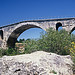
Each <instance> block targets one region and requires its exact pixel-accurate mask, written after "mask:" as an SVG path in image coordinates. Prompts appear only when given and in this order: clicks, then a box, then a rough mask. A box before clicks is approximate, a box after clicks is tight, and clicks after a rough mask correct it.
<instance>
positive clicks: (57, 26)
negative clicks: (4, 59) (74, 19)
mask: <svg viewBox="0 0 75 75" xmlns="http://www.w3.org/2000/svg"><path fill="white" fill-rule="evenodd" d="M60 26H62V24H61V23H60V22H58V23H57V24H56V30H58V28H59V27H60Z"/></svg>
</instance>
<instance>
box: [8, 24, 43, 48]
mask: <svg viewBox="0 0 75 75" xmlns="http://www.w3.org/2000/svg"><path fill="white" fill-rule="evenodd" d="M30 28H40V27H38V26H36V25H23V26H21V27H19V28H17V29H16V30H14V31H13V32H12V33H11V35H10V36H9V38H8V41H7V46H8V47H11V48H14V47H15V43H16V42H17V38H18V37H19V36H20V34H21V33H23V32H24V31H25V30H27V29H30ZM41 29H42V28H41Z"/></svg>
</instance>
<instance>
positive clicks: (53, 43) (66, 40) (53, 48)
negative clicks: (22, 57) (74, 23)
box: [38, 28, 71, 55]
mask: <svg viewBox="0 0 75 75" xmlns="http://www.w3.org/2000/svg"><path fill="white" fill-rule="evenodd" d="M38 41H39V44H38V45H39V50H44V51H47V52H53V53H57V54H62V55H64V54H65V55H66V54H69V53H70V52H69V47H70V45H71V36H70V34H68V32H66V31H65V30H61V31H59V32H58V31H55V30H53V29H52V28H49V29H48V30H47V33H46V34H45V35H42V36H41V39H39V40H38Z"/></svg>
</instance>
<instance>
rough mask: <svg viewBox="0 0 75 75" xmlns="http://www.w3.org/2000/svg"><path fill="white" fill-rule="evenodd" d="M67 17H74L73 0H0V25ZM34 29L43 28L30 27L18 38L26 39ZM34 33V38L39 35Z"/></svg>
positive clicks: (74, 7)
mask: <svg viewBox="0 0 75 75" xmlns="http://www.w3.org/2000/svg"><path fill="white" fill-rule="evenodd" d="M67 17H75V0H0V26H3V25H8V24H12V23H16V22H20V21H24V20H33V19H50V18H67ZM34 31H36V33H37V32H38V33H40V32H41V31H43V30H41V29H30V30H29V31H28V30H27V31H25V32H24V33H23V34H22V35H21V36H20V37H19V38H23V37H24V38H25V39H26V38H27V36H25V35H27V34H28V35H30V34H32V33H33V32H34ZM36 33H35V34H34V35H35V36H36V37H35V38H37V37H38V36H40V35H39V34H37V35H36ZM24 34H25V35H24ZM31 37H32V36H31V35H30V38H31Z"/></svg>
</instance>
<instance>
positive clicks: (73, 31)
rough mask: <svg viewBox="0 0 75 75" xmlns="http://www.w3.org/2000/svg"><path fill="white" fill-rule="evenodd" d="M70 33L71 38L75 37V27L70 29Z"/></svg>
mask: <svg viewBox="0 0 75 75" xmlns="http://www.w3.org/2000/svg"><path fill="white" fill-rule="evenodd" d="M70 34H71V38H72V39H73V38H74V39H75V27H74V28H73V29H72V30H71V32H70Z"/></svg>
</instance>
